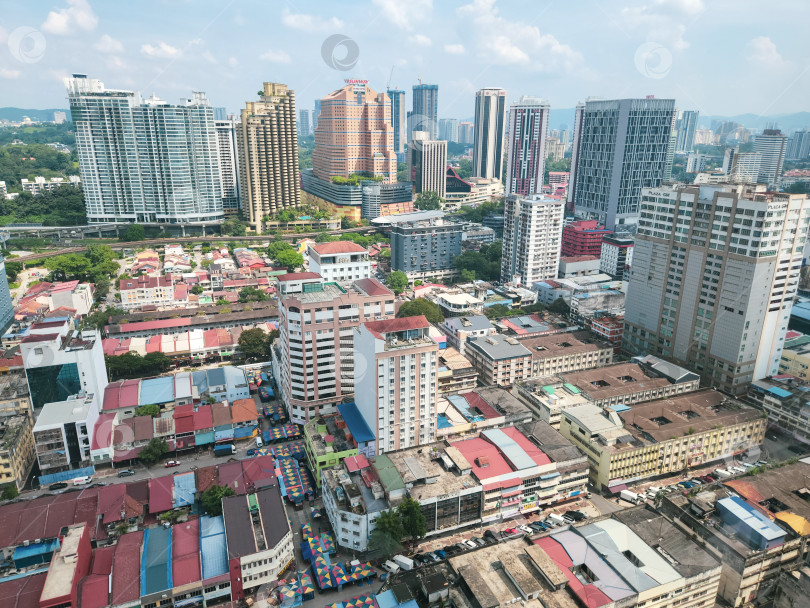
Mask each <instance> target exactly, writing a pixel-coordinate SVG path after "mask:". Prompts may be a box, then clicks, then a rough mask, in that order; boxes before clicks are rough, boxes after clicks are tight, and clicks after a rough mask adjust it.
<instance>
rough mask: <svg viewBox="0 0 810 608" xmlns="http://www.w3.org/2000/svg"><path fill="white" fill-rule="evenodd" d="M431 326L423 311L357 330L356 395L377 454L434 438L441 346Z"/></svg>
mask: <svg viewBox="0 0 810 608" xmlns="http://www.w3.org/2000/svg"><path fill="white" fill-rule="evenodd" d="M429 329H430V323H428V322H427V319H426V318H425V317H424V316H423V315H419V316H416V317H403V318H401V319H389V320H385V321H368V322H366V323H363V324H361V325H359V326H358V327H357V328H355V329H354V361H355V365H356V367H357V372H356V381H355V388H356V390H355V397H354V400H355V403H357V409H358V410H360V413H361V414H362V416H363V418H364V419H365V421H366V423H367V424H368V426H369V427H370V428H371V429H372V431H373V432H374V434H375V436H376V438H377V452H378V453H382V452H391V451H394V450H400V449H403V448H410V447H414V446H418V445H426V444H428V443H432V442H433V441H435V440H436V401H437V399H438V373H439V368H438V350H439V347H438V345H437V344H436V342H435V341H434V340H433V338H431V337H430V335H429V334H428V330H429Z"/></svg>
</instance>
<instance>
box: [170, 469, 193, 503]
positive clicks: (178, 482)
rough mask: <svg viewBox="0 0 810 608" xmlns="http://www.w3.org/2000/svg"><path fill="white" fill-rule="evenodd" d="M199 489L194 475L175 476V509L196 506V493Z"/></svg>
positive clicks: (189, 473) (181, 474) (182, 474)
mask: <svg viewBox="0 0 810 608" xmlns="http://www.w3.org/2000/svg"><path fill="white" fill-rule="evenodd" d="M196 490H197V487H196V484H195V481H194V473H192V472H190V471H189V472H188V473H180V474H178V475H175V476H174V508H175V509H176V508H177V507H185V506H189V505H193V504H194V493H195V492H196Z"/></svg>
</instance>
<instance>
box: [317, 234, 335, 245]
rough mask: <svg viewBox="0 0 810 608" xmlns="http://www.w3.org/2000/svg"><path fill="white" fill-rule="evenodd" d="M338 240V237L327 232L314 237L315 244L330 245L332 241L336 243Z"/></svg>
mask: <svg viewBox="0 0 810 608" xmlns="http://www.w3.org/2000/svg"><path fill="white" fill-rule="evenodd" d="M338 239H339V237H338V236H336V235H334V234H329V233H328V232H325V231H324V232H321V233H320V234H319V235H318V236H316V237H315V242H316V243H331V242H332V241H337V240H338Z"/></svg>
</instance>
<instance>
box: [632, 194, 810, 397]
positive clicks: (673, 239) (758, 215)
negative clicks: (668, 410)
mask: <svg viewBox="0 0 810 608" xmlns="http://www.w3.org/2000/svg"><path fill="white" fill-rule="evenodd" d="M809 222H810V202H809V201H808V200H807V198H806V197H805V196H804V195H788V194H774V193H767V194H766V193H762V192H760V193H754V192H751V191H750V190H746V189H745V186H730V185H719V186H700V187H695V186H678V187H662V188H645V189H644V190H643V192H642V198H641V218H640V220H639V225H638V232H637V234H636V240H635V247H634V252H633V265H632V269H631V275H630V285H629V289H628V292H627V303H626V312H625V323H626V326H625V331H624V338H623V339H624V346H625V348H626V349H628V350H629V351H631V352H633V353H639V354H654V355H660V356H663V357H666V358H670V359H672V360H674V361H675V362H678V363H681V364H684V365H686V366H688V367H689V369H691V370H694V371H696V372H697V373H699V374H701V376H702V380H703V382H704V383H705V384H708V385H711V386H716V387H719V388H720V389H722V390H724V391H726V392H728V393H731V394H734V395H741V394H744V393H745V391H746V388H747V386H748V384H749V383H750V382H751V381H752V380H757V379H760V378H763V377H765V376H770V375H773V374H777V373H778V370H779V360H780V357H781V354H782V346H783V343H784V338H785V332H786V331H787V325H788V320H789V318H790V311H791V308H792V306H793V298H794V296H795V295H796V289H797V286H798V281H799V273H800V270H801V266H802V252H803V250H804V245H805V240H806V238H807V228H808V223H809Z"/></svg>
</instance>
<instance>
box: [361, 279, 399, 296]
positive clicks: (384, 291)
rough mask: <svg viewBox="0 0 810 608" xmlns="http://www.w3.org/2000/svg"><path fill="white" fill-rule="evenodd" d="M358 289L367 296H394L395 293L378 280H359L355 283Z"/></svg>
mask: <svg viewBox="0 0 810 608" xmlns="http://www.w3.org/2000/svg"><path fill="white" fill-rule="evenodd" d="M354 286H355V287H357V288H358V289H359V290H360V291H362V292H363V293H364V294H366V295H367V296H392V297H393V295H394V292H393V291H391V290H390V289H388V288H387V287H386V286H385V285H383V284H382V283H380V282H379V281H378V280H377V279H358V280H356V281H355V282H354Z"/></svg>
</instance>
